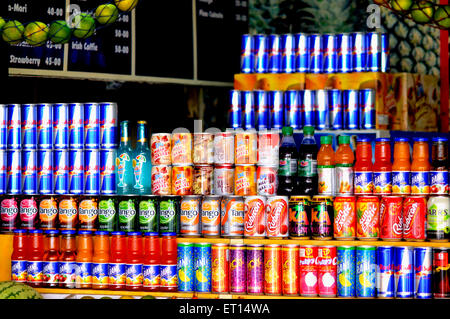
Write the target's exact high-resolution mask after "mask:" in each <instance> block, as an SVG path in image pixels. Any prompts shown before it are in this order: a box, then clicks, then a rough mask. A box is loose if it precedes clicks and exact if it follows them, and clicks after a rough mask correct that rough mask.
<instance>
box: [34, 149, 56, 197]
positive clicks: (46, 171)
mask: <svg viewBox="0 0 450 319" xmlns="http://www.w3.org/2000/svg"><path fill="white" fill-rule="evenodd" d="M37 165H38V192H39V194H43V195H44V194H53V185H54V184H53V151H52V150H38V151H37Z"/></svg>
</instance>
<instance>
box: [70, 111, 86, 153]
mask: <svg viewBox="0 0 450 319" xmlns="http://www.w3.org/2000/svg"><path fill="white" fill-rule="evenodd" d="M69 147H70V148H71V149H83V148H84V104H82V103H70V104H69Z"/></svg>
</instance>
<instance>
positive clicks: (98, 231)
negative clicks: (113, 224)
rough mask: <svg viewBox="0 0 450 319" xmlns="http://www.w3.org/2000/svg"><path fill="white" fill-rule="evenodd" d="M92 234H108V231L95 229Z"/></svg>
mask: <svg viewBox="0 0 450 319" xmlns="http://www.w3.org/2000/svg"><path fill="white" fill-rule="evenodd" d="M94 234H95V235H97V236H102V235H109V232H107V231H105V230H97V231H96V232H95V233H94Z"/></svg>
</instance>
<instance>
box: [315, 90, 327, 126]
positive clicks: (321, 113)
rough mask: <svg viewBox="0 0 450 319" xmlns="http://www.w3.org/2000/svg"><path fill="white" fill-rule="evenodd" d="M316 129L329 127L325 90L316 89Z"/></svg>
mask: <svg viewBox="0 0 450 319" xmlns="http://www.w3.org/2000/svg"><path fill="white" fill-rule="evenodd" d="M315 107H316V109H315V113H316V125H315V127H316V129H318V130H328V129H329V128H330V113H329V107H328V94H327V90H316V104H315Z"/></svg>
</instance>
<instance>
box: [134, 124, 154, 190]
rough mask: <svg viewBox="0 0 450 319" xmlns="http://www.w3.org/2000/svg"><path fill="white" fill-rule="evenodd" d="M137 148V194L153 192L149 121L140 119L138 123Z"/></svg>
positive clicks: (135, 173) (135, 169)
mask: <svg viewBox="0 0 450 319" xmlns="http://www.w3.org/2000/svg"><path fill="white" fill-rule="evenodd" d="M137 130H138V131H137V142H136V149H135V150H134V152H133V160H132V163H133V169H134V186H133V192H134V194H137V195H150V194H151V193H152V178H151V177H152V160H151V159H152V158H151V151H150V148H149V146H148V137H147V122H146V121H139V122H138V125H137Z"/></svg>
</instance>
